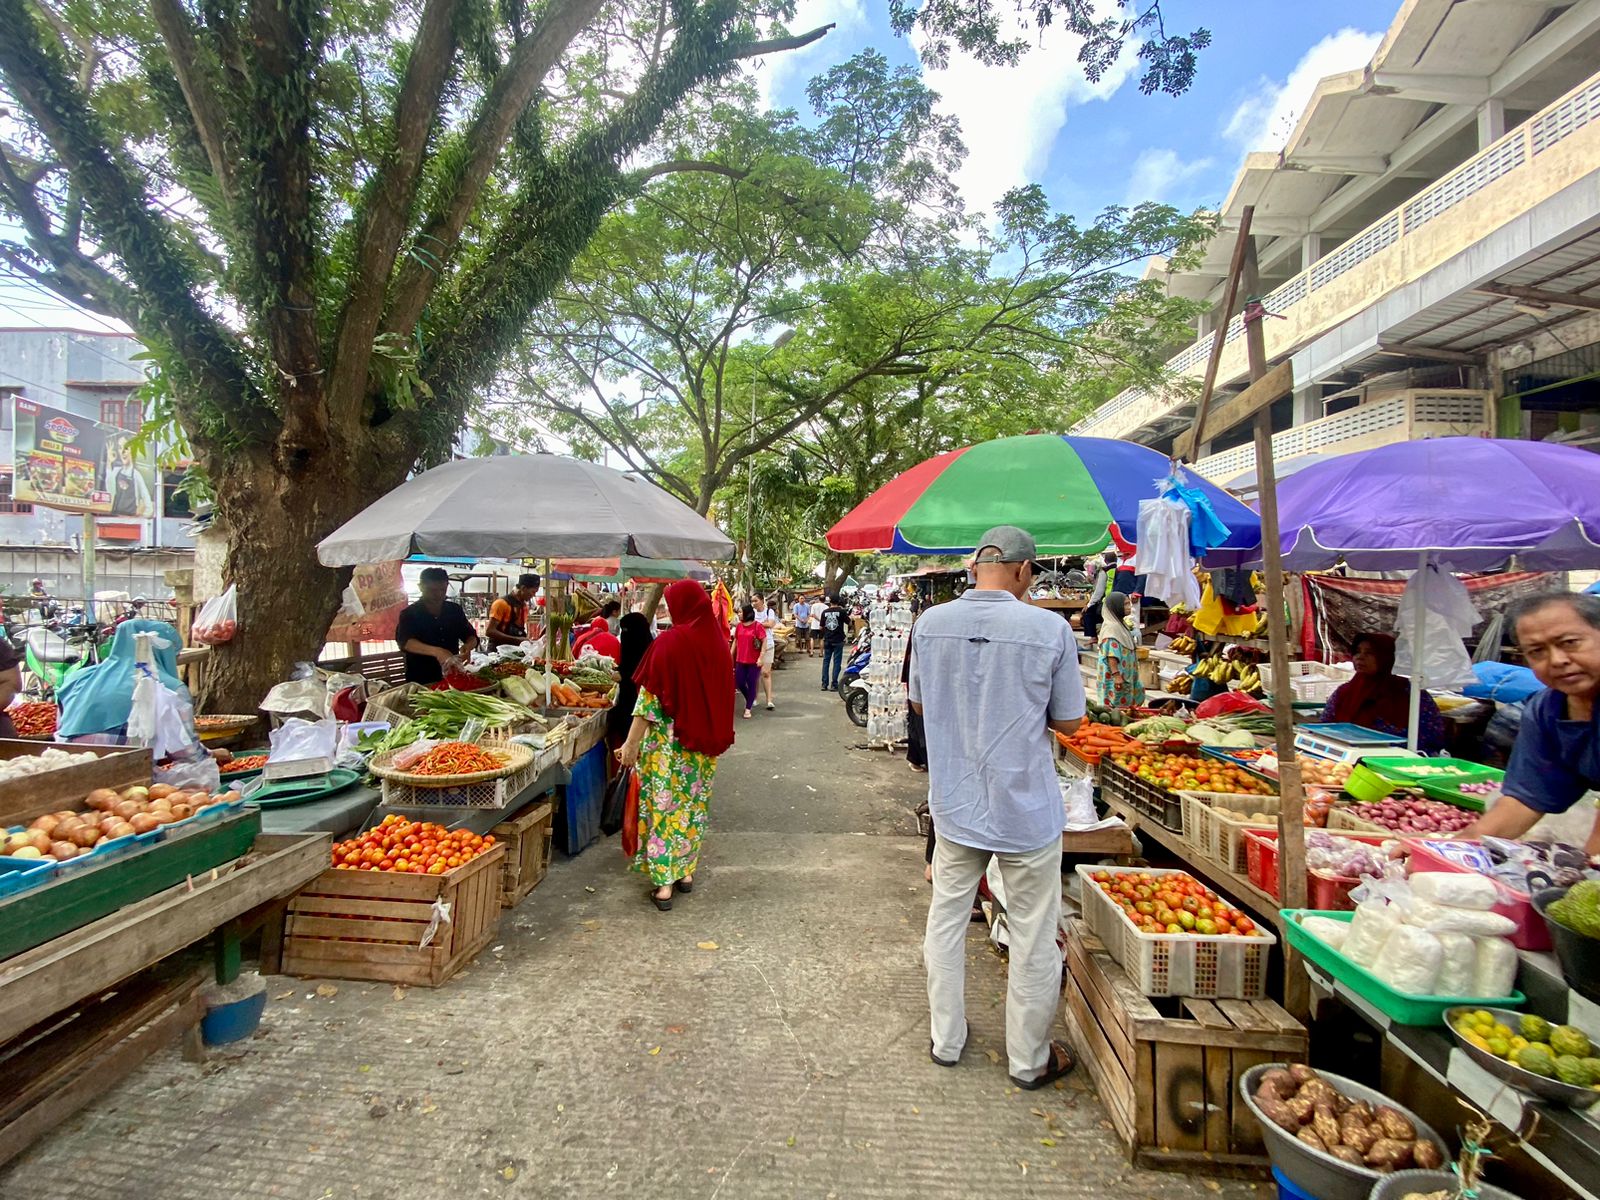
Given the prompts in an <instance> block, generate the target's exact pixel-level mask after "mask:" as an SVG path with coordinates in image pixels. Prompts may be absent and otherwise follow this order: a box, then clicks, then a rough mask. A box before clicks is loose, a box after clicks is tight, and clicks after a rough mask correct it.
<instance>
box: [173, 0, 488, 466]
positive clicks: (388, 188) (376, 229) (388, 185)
mask: <svg viewBox="0 0 1600 1200" xmlns="http://www.w3.org/2000/svg"><path fill="white" fill-rule="evenodd" d="M164 2H166V3H174V2H175V0H164ZM458 7H459V4H458V0H427V5H426V7H425V8H424V9H423V12H422V20H421V23H420V25H419V26H418V29H417V40H416V44H415V45H414V46H413V47H412V50H411V55H410V57H409V59H408V60H407V63H406V74H405V79H404V81H403V82H402V83H401V85H400V97H399V99H398V100H397V101H396V102H395V108H394V132H393V138H394V142H393V145H392V146H391V147H390V149H389V152H388V153H387V154H386V155H385V156H384V159H383V162H382V163H381V164H379V166H378V170H377V172H376V175H375V176H374V178H373V179H372V181H371V183H370V184H369V185H368V187H367V189H366V197H365V200H366V202H365V203H364V204H363V205H362V207H361V210H360V212H359V213H358V214H357V217H356V231H355V244H356V246H357V247H358V250H357V252H356V266H355V270H354V273H353V274H352V276H351V285H350V292H349V295H348V298H347V299H346V301H345V305H344V312H343V314H342V315H341V316H340V318H339V332H338V335H337V337H336V340H335V344H334V352H333V364H332V368H331V370H330V372H329V379H328V383H327V390H328V407H329V419H330V421H331V422H332V424H333V425H334V427H335V428H338V429H341V430H342V431H343V432H344V433H345V434H346V435H349V434H350V433H353V432H354V430H355V428H356V426H357V424H358V423H359V421H360V419H361V415H362V410H363V408H364V405H365V400H366V391H367V374H368V371H369V369H370V367H371V364H372V347H373V339H374V338H375V337H376V336H377V333H378V325H379V323H380V322H381V321H382V320H383V302H384V298H385V296H386V295H387V293H388V287H389V276H390V274H391V272H393V270H394V264H395V259H396V258H397V257H398V255H399V252H400V241H401V239H402V238H403V237H404V236H405V233H406V227H407V225H408V224H409V222H410V219H411V213H412V209H413V207H414V205H415V204H416V195H417V185H418V181H419V180H420V179H421V176H422V160H423V154H424V152H425V151H426V150H427V147H428V135H429V134H430V133H431V132H432V130H433V126H434V122H435V121H436V120H437V119H438V115H439V103H440V100H441V98H442V97H443V95H444V89H445V85H446V83H447V82H448V81H449V79H450V73H451V66H452V63H453V62H454V60H455V53H456V38H455V20H456V11H457V8H458Z"/></svg>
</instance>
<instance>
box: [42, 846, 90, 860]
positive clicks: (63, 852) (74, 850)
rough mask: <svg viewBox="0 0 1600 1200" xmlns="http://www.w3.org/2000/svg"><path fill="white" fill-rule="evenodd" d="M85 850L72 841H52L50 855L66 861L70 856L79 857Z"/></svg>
mask: <svg viewBox="0 0 1600 1200" xmlns="http://www.w3.org/2000/svg"><path fill="white" fill-rule="evenodd" d="M82 853H83V851H82V850H80V849H78V847H77V846H75V845H74V844H73V843H71V842H51V843H50V857H51V858H53V859H55V860H56V861H57V862H66V860H67V859H69V858H77V857H78V855H80V854H82Z"/></svg>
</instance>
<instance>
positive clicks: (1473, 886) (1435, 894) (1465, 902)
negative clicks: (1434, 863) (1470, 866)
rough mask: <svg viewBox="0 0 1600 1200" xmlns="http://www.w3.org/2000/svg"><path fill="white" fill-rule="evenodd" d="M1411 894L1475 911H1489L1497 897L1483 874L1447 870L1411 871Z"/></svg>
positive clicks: (1422, 898)
mask: <svg viewBox="0 0 1600 1200" xmlns="http://www.w3.org/2000/svg"><path fill="white" fill-rule="evenodd" d="M1411 894H1412V895H1413V896H1415V897H1417V899H1419V900H1428V901H1432V902H1433V903H1434V904H1443V905H1446V906H1448V907H1450V908H1471V909H1475V910H1477V911H1478V912H1488V911H1489V910H1490V909H1491V908H1493V907H1494V906H1495V904H1496V903H1497V902H1498V901H1499V899H1500V893H1499V891H1498V890H1497V889H1496V888H1495V886H1494V883H1493V882H1492V881H1491V880H1489V879H1486V878H1485V877H1484V876H1482V875H1464V874H1457V873H1455V872H1449V871H1424V872H1423V873H1421V874H1419V875H1413V876H1412V877H1411Z"/></svg>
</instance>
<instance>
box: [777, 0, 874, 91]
mask: <svg viewBox="0 0 1600 1200" xmlns="http://www.w3.org/2000/svg"><path fill="white" fill-rule="evenodd" d="M786 24H787V26H788V28H789V31H790V32H791V33H796V34H800V33H808V32H810V31H811V30H813V29H815V28H817V27H818V26H819V25H829V24H831V25H834V26H835V27H836V28H834V29H831V30H829V31H828V34H827V36H826V37H824V38H822V39H821V40H820V41H816V42H812V43H811V45H809V46H807V47H805V48H804V49H802V50H791V51H788V52H786V53H783V54H769V55H767V56H766V57H765V58H760V59H756V60H755V61H754V62H752V63H751V64H750V66H751V69H752V70H753V72H754V74H755V81H756V87H757V88H758V89H759V90H760V92H761V104H762V107H764V108H773V107H775V106H778V105H781V104H782V103H783V100H782V98H781V95H780V94H781V93H782V92H784V91H785V90H786V89H787V87H788V85H789V83H790V82H791V81H792V80H795V79H797V78H798V79H802V80H808V79H810V78H811V77H812V76H813V75H817V74H819V73H821V72H822V71H823V70H824V69H825V68H826V67H828V66H830V65H832V64H833V63H836V62H842V61H843V60H844V59H846V58H848V57H849V53H850V52H849V51H848V50H841V49H840V43H841V42H850V43H852V44H853V43H854V41H855V40H856V39H857V37H858V35H862V34H865V33H868V32H870V23H869V22H868V20H867V14H866V9H865V7H864V6H863V2H862V0H800V2H799V4H797V5H796V6H795V15H794V19H793V20H792V21H789V22H787V23H786Z"/></svg>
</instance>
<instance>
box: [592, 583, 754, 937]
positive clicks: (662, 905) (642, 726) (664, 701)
mask: <svg viewBox="0 0 1600 1200" xmlns="http://www.w3.org/2000/svg"><path fill="white" fill-rule="evenodd" d="M666 601H667V611H668V612H669V613H671V615H672V627H671V628H670V629H668V630H667V631H666V632H664V633H663V634H662V635H661V636H660V637H658V638H656V640H655V641H654V642H652V643H651V645H650V649H649V650H648V651H646V653H645V656H644V659H643V661H641V662H640V663H639V665H638V666H637V667H636V668H635V669H634V672H633V678H634V682H635V683H637V684H638V685H639V699H638V702H637V703H636V704H635V705H634V710H633V724H632V726H631V727H630V728H629V730H628V738H627V741H625V742H623V744H622V747H621V748H620V749H619V750H618V751H617V761H619V762H620V763H621V764H622V765H623V766H625V767H634V768H635V769H636V770H637V771H638V773H639V852H638V854H637V855H635V857H634V861H633V866H634V869H635V870H637V871H640V872H641V873H643V874H645V875H647V876H648V877H649V879H650V883H651V884H652V886H653V890H652V892H651V893H650V899H651V901H652V902H653V903H654V904H655V906H656V907H657V908H659V909H660V910H661V911H662V912H666V911H667V910H668V909H670V908H671V907H672V892H673V889H674V888H677V890H678V891H680V892H688V891H690V890H692V889H693V887H694V871H695V866H696V864H697V863H698V861H699V858H700V838H701V836H702V835H703V834H704V832H705V822H706V811H707V808H708V807H709V804H710V801H711V781H712V778H713V777H714V776H715V775H716V771H717V758H718V757H719V756H720V755H721V754H722V752H723V751H725V750H727V749H728V747H729V746H731V745H733V684H732V679H733V660H732V658H731V657H730V656H729V654H728V634H727V630H726V629H723V628H722V627H721V626H719V624H718V622H717V619H716V616H715V614H714V613H713V611H712V608H711V598H710V597H709V596H707V595H706V590H705V589H704V588H703V587H701V586H700V585H699V584H698V583H695V582H694V581H693V580H690V579H680V580H678V581H677V582H676V583H673V584H670V585H669V586H668V587H667V593H666Z"/></svg>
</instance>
